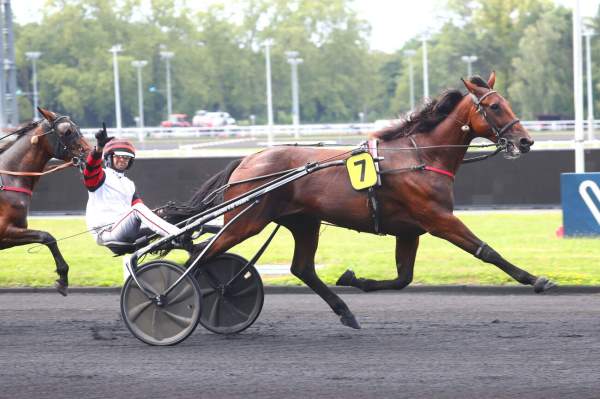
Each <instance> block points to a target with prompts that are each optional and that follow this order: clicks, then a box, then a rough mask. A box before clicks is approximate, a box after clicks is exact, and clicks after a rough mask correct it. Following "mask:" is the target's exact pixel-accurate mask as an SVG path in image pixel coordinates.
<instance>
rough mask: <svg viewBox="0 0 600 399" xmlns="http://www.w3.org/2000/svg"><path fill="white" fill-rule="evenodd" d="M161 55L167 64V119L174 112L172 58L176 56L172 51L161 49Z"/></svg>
mask: <svg viewBox="0 0 600 399" xmlns="http://www.w3.org/2000/svg"><path fill="white" fill-rule="evenodd" d="M160 56H161V57H162V59H163V60H165V63H166V64H167V119H169V117H170V116H171V114H172V113H173V103H172V98H171V58H173V57H174V56H175V53H174V52H172V51H161V52H160Z"/></svg>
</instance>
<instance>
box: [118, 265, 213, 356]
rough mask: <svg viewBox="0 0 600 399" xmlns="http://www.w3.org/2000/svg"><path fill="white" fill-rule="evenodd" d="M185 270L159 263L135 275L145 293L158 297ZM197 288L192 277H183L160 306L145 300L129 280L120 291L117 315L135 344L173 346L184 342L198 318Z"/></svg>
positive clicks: (140, 291) (177, 266)
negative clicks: (137, 341)
mask: <svg viewBox="0 0 600 399" xmlns="http://www.w3.org/2000/svg"><path fill="white" fill-rule="evenodd" d="M184 271H185V270H184V269H183V268H182V267H181V266H179V265H177V264H176V263H172V262H168V261H164V260H159V261H152V262H148V263H146V264H143V265H141V266H140V267H139V268H138V271H137V273H136V275H137V278H138V280H139V281H140V283H141V284H142V285H143V286H144V287H145V289H146V290H147V291H150V292H152V293H153V294H156V295H158V294H161V293H162V292H164V290H165V289H166V288H167V287H169V286H170V285H171V284H173V283H174V282H175V281H177V279H178V278H179V277H180V276H181V275H182V274H183V272H184ZM200 301H201V297H200V288H199V287H198V283H197V282H196V280H195V279H194V278H193V276H191V275H188V276H186V277H185V278H184V279H183V280H182V281H181V282H179V284H178V285H177V286H175V288H173V290H172V291H171V292H169V294H168V295H167V296H166V297H165V298H161V302H162V304H159V303H157V301H156V300H153V299H149V298H148V297H147V296H146V295H145V294H144V293H143V292H142V290H140V288H139V287H138V286H137V284H136V282H135V281H134V280H133V278H131V277H129V278H128V279H127V281H126V282H125V285H123V289H122V290H121V315H122V316H123V321H125V325H126V326H127V328H128V329H129V331H131V333H132V334H133V335H134V336H135V337H136V338H138V339H139V340H141V341H143V342H145V343H147V344H150V345H175V344H178V343H180V342H181V341H183V340H184V339H186V338H187V337H188V336H189V335H190V334H191V333H192V332H193V331H194V329H195V328H196V325H197V324H198V319H199V318H200Z"/></svg>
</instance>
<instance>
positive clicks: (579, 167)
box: [573, 0, 585, 173]
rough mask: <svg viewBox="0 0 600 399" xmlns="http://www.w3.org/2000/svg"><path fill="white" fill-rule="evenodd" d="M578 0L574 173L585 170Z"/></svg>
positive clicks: (576, 9)
mask: <svg viewBox="0 0 600 399" xmlns="http://www.w3.org/2000/svg"><path fill="white" fill-rule="evenodd" d="M579 3H580V1H579V0H575V6H574V7H573V94H574V96H573V98H574V102H575V173H584V172H585V153H584V151H583V140H584V139H583V87H582V86H583V76H582V75H583V73H582V66H583V65H582V64H583V62H582V54H581V9H580V4H579Z"/></svg>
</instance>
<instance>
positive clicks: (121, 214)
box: [83, 126, 180, 245]
mask: <svg viewBox="0 0 600 399" xmlns="http://www.w3.org/2000/svg"><path fill="white" fill-rule="evenodd" d="M95 137H96V142H97V145H96V148H95V149H94V151H92V152H91V153H90V154H89V155H88V158H87V161H86V167H85V169H84V171H83V178H84V184H85V186H86V188H87V189H88V202H87V207H86V211H85V218H86V223H87V226H88V229H90V230H91V231H92V234H93V235H94V236H95V237H96V242H97V243H98V245H105V244H106V243H108V242H110V241H121V242H131V243H133V242H135V240H136V239H138V238H140V237H141V236H143V235H144V234H143V233H142V232H141V227H142V226H143V227H147V228H149V229H151V230H152V231H154V232H155V233H157V234H159V235H161V236H163V237H164V236H168V235H174V234H178V233H179V232H180V230H179V229H178V228H177V227H176V226H174V225H172V224H170V223H168V222H166V221H164V220H163V219H161V218H160V217H158V216H157V215H155V214H154V213H153V212H152V210H150V208H148V207H147V206H146V205H144V203H143V202H142V199H141V198H140V196H139V194H138V193H137V192H136V190H135V184H134V183H133V181H131V180H130V179H129V178H128V177H127V176H125V172H126V171H127V170H128V169H129V168H130V167H131V165H133V161H134V160H135V148H134V147H133V145H132V144H131V143H130V142H129V141H127V140H123V139H115V138H114V137H108V134H107V133H106V127H105V126H103V128H102V129H100V130H99V131H98V132H97V133H96V135H95ZM103 158H104V167H102V159H103Z"/></svg>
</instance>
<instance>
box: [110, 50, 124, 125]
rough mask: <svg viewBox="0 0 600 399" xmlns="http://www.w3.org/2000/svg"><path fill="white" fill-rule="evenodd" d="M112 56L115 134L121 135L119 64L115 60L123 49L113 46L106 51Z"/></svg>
mask: <svg viewBox="0 0 600 399" xmlns="http://www.w3.org/2000/svg"><path fill="white" fill-rule="evenodd" d="M108 51H110V52H111V53H112V55H113V72H114V79H115V115H116V118H117V134H119V133H121V127H122V125H121V94H120V89H119V62H118V60H117V54H118V53H120V52H121V51H123V47H121V45H120V44H115V45H114V46H112V47H111V48H110V50H108Z"/></svg>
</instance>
